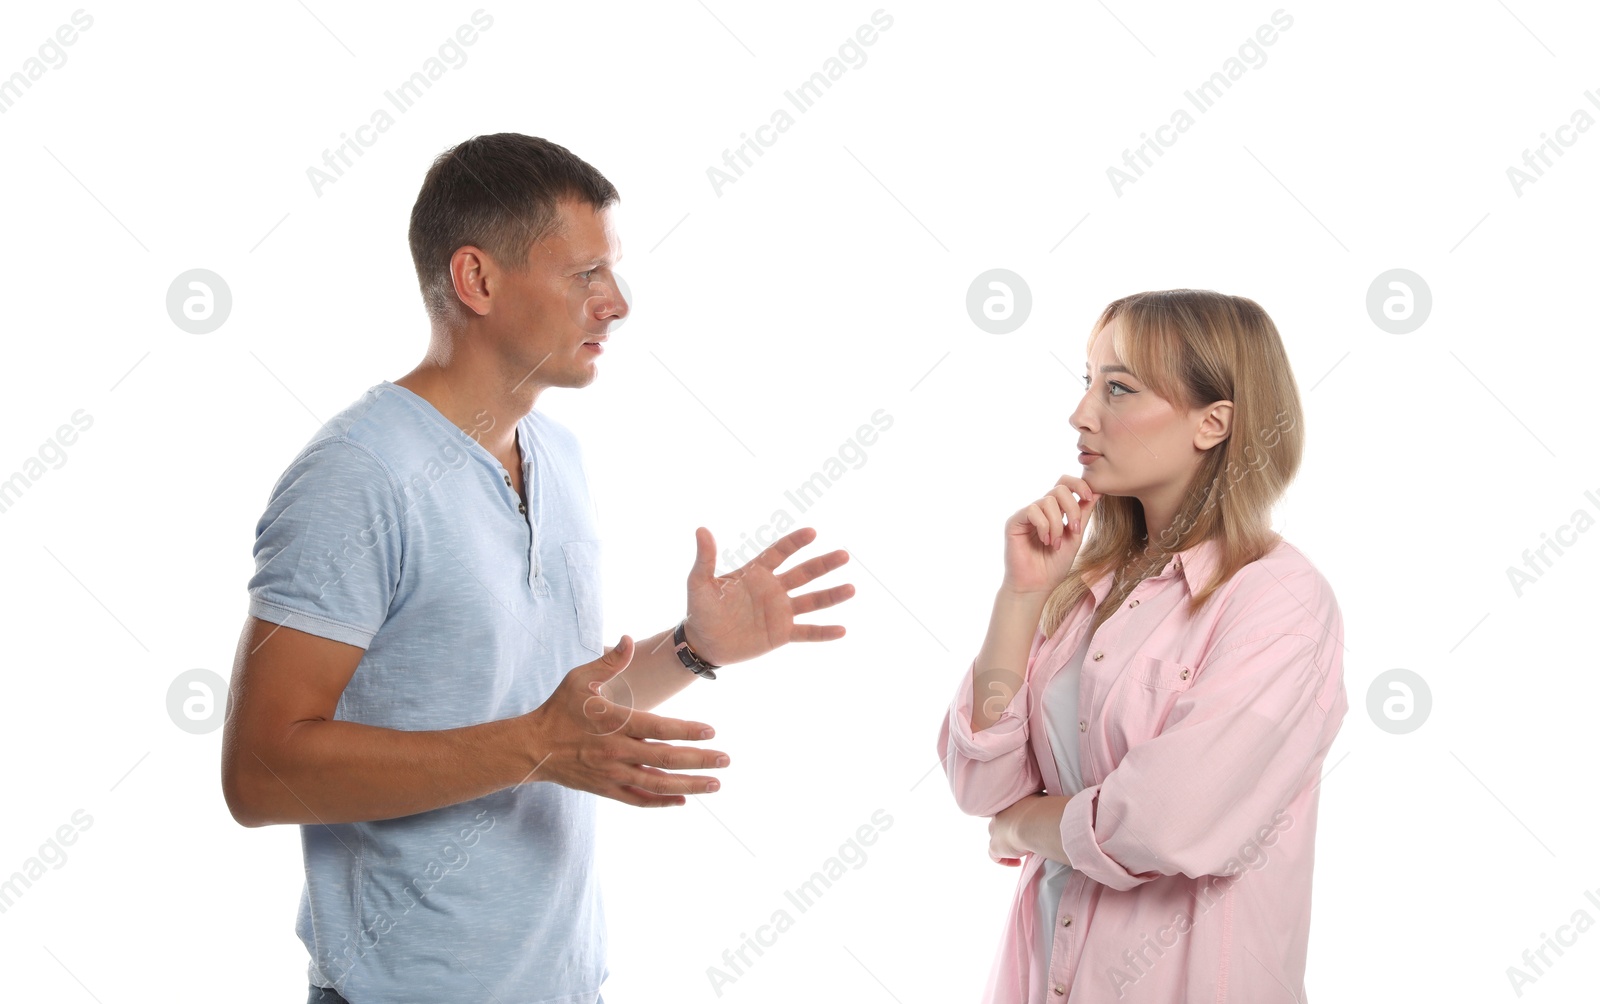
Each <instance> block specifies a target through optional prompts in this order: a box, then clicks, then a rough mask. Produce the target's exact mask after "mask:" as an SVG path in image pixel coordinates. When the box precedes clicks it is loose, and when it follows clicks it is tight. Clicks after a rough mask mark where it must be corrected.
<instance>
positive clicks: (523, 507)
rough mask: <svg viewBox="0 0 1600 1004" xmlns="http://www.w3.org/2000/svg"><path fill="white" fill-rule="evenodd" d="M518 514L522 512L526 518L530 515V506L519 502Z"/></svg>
mask: <svg viewBox="0 0 1600 1004" xmlns="http://www.w3.org/2000/svg"><path fill="white" fill-rule="evenodd" d="M517 512H520V513H522V514H523V515H524V516H526V515H527V514H528V506H527V504H526V503H523V502H518V503H517Z"/></svg>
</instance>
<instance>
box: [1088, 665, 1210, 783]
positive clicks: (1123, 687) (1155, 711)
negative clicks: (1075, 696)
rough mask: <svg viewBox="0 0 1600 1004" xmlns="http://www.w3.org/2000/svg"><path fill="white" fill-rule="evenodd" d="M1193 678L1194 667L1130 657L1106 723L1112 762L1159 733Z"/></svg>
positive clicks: (1191, 684) (1192, 683) (1192, 681)
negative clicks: (1112, 756)
mask: <svg viewBox="0 0 1600 1004" xmlns="http://www.w3.org/2000/svg"><path fill="white" fill-rule="evenodd" d="M1194 679H1195V671H1194V667H1193V666H1190V665H1187V664H1185V663H1181V662H1173V661H1171V660H1169V659H1157V658H1155V657H1154V656H1148V655H1141V656H1136V657H1135V658H1134V660H1133V662H1132V663H1131V664H1130V665H1129V666H1128V671H1127V673H1126V674H1125V675H1124V676H1123V678H1122V681H1121V683H1120V684H1119V686H1118V688H1117V693H1116V697H1115V698H1114V702H1113V704H1112V708H1111V715H1110V719H1109V721H1108V722H1107V726H1108V729H1107V731H1108V733H1109V735H1108V736H1107V739H1108V740H1109V741H1110V745H1111V749H1112V753H1113V755H1114V759H1115V760H1116V761H1121V759H1122V757H1123V756H1124V755H1125V754H1126V753H1127V752H1128V750H1129V749H1130V748H1132V747H1134V746H1137V745H1138V744H1140V743H1142V742H1145V741H1147V740H1150V739H1154V738H1155V737H1156V736H1158V735H1160V734H1161V730H1162V729H1164V728H1166V726H1167V718H1168V717H1169V716H1170V715H1171V713H1172V706H1173V705H1174V704H1177V703H1178V698H1179V697H1181V696H1182V695H1183V692H1184V691H1186V690H1188V689H1189V688H1190V687H1191V686H1193V685H1194Z"/></svg>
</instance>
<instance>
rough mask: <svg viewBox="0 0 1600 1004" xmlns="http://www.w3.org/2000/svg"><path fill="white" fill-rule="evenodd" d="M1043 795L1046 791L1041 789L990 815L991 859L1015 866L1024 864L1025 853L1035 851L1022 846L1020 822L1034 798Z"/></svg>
mask: <svg viewBox="0 0 1600 1004" xmlns="http://www.w3.org/2000/svg"><path fill="white" fill-rule="evenodd" d="M1042 795H1044V792H1042V791H1040V792H1035V793H1034V794H1032V795H1027V796H1024V797H1023V798H1020V799H1018V800H1017V801H1015V802H1013V803H1012V804H1011V805H1010V806H1008V807H1007V808H1004V809H1001V810H1000V811H999V812H998V813H996V814H995V815H994V816H992V817H990V819H989V857H990V859H991V860H994V861H998V862H999V863H1000V864H1003V865H1009V866H1010V867H1013V868H1015V867H1017V866H1018V865H1021V864H1022V856H1023V855H1024V854H1031V853H1033V852H1032V851H1030V850H1028V848H1026V847H1024V846H1022V843H1021V842H1020V840H1019V839H1018V838H1019V836H1020V829H1021V828H1020V827H1019V826H1018V823H1019V822H1020V820H1021V818H1022V817H1023V816H1024V815H1025V814H1026V813H1027V811H1028V809H1029V807H1030V806H1031V805H1032V804H1033V802H1034V800H1035V799H1038V798H1039V797H1041V796H1042Z"/></svg>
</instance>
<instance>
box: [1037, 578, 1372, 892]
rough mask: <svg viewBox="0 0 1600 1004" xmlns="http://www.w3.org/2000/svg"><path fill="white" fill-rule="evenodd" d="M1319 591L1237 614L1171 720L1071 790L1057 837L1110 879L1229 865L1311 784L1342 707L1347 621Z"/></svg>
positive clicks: (1094, 875) (1088, 872) (1076, 859)
mask: <svg viewBox="0 0 1600 1004" xmlns="http://www.w3.org/2000/svg"><path fill="white" fill-rule="evenodd" d="M1322 599H1323V600H1324V602H1323V603H1320V604H1313V605H1312V607H1311V608H1310V609H1309V610H1308V609H1306V608H1304V607H1302V608H1300V609H1298V610H1296V611H1295V612H1294V613H1291V612H1290V610H1289V609H1288V608H1287V607H1286V606H1285V605H1282V604H1279V603H1271V604H1269V606H1274V607H1276V608H1277V610H1276V614H1277V615H1278V616H1277V617H1276V618H1275V616H1274V611H1272V610H1267V611H1260V610H1253V611H1251V613H1249V614H1245V615H1242V616H1241V618H1240V620H1241V621H1246V622H1249V623H1242V624H1240V625H1238V627H1240V628H1244V629H1246V630H1243V631H1231V632H1227V633H1226V634H1225V636H1224V644H1225V646H1226V647H1224V648H1222V649H1221V650H1220V651H1218V652H1216V653H1215V654H1213V655H1210V656H1208V657H1206V658H1205V659H1204V660H1203V662H1202V663H1201V665H1200V666H1199V667H1198V672H1197V673H1196V674H1195V682H1194V684H1193V685H1192V686H1191V687H1190V688H1189V689H1188V690H1186V691H1184V692H1183V694H1182V696H1181V697H1180V698H1179V699H1178V701H1177V702H1176V704H1175V705H1174V707H1173V711H1172V715H1171V717H1170V719H1169V722H1168V725H1167V727H1166V728H1165V729H1164V730H1163V731H1162V732H1161V733H1160V734H1159V735H1157V736H1155V737H1154V738H1152V739H1149V740H1147V741H1145V742H1141V743H1138V744H1136V745H1134V746H1132V747H1131V748H1130V749H1129V750H1128V752H1127V753H1126V755H1124V756H1123V758H1122V760H1121V762H1120V763H1118V764H1117V766H1116V768H1115V769H1114V770H1112V771H1111V772H1110V773H1109V774H1107V775H1106V776H1105V778H1104V779H1103V780H1102V781H1101V782H1100V783H1099V784H1097V785H1094V786H1092V787H1087V788H1084V789H1083V790H1082V791H1081V792H1079V793H1078V794H1076V795H1075V796H1073V797H1072V799H1071V800H1070V801H1069V802H1068V803H1067V805H1066V808H1065V810H1064V811H1063V813H1062V816H1061V843H1062V847H1063V849H1064V850H1065V851H1066V854H1067V859H1068V860H1069V861H1070V862H1071V863H1072V866H1073V867H1074V868H1076V869H1078V870H1079V871H1080V872H1082V873H1083V874H1084V876H1085V877H1087V878H1090V879H1093V880H1094V881H1096V882H1099V883H1102V884H1103V885H1106V886H1109V887H1111V888H1113V889H1130V888H1133V887H1134V886H1136V885H1140V884H1142V883H1144V882H1148V881H1151V880H1153V879H1155V878H1157V877H1158V876H1161V875H1177V874H1183V875H1187V876H1189V877H1190V878H1198V877H1200V876H1202V875H1222V874H1227V873H1228V871H1227V870H1226V869H1227V866H1228V863H1229V862H1230V860H1234V859H1236V857H1237V855H1238V854H1239V852H1240V848H1241V846H1243V845H1244V844H1246V843H1247V842H1248V841H1249V840H1250V839H1251V836H1252V834H1253V833H1254V832H1255V831H1256V830H1257V829H1258V828H1259V827H1261V826H1262V825H1270V824H1271V822H1272V819H1273V816H1274V814H1275V813H1276V812H1277V811H1278V810H1279V809H1281V808H1283V807H1284V806H1286V805H1287V804H1288V803H1289V802H1290V801H1291V800H1293V799H1294V798H1295V797H1296V795H1298V794H1299V792H1300V791H1301V790H1302V789H1303V788H1304V787H1305V786H1306V784H1307V782H1308V770H1309V768H1310V767H1311V765H1312V764H1313V761H1314V760H1315V759H1316V758H1317V757H1318V756H1320V755H1325V754H1326V752H1327V746H1328V745H1329V744H1331V742H1332V740H1333V735H1334V733H1335V732H1336V731H1337V729H1338V726H1339V719H1340V718H1341V717H1342V716H1343V713H1344V705H1343V702H1342V701H1338V702H1336V701H1334V700H1333V699H1332V695H1333V693H1334V691H1335V688H1338V687H1342V686H1343V683H1342V662H1341V653H1342V650H1343V638H1342V626H1341V623H1340V620H1339V614H1338V609H1337V607H1336V606H1334V605H1333V603H1332V598H1331V593H1330V594H1326V596H1324V597H1322ZM1312 611H1315V613H1314V614H1313V612H1312ZM1283 615H1287V616H1283ZM1275 619H1276V625H1277V627H1276V630H1273V629H1272V628H1271V627H1269V626H1268V625H1270V624H1271V623H1272V622H1273V621H1274V620H1275ZM1251 624H1253V625H1254V626H1253V628H1251V626H1250V625H1251ZM1241 633H1242V634H1244V635H1246V637H1245V638H1244V640H1242V641H1236V640H1234V639H1237V638H1239V637H1240V634H1241ZM1227 635H1231V638H1229V637H1227Z"/></svg>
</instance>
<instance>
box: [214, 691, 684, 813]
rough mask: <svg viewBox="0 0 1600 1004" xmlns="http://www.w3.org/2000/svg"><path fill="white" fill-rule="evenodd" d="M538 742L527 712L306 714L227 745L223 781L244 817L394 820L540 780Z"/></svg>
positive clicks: (231, 803) (235, 810)
mask: <svg viewBox="0 0 1600 1004" xmlns="http://www.w3.org/2000/svg"><path fill="white" fill-rule="evenodd" d="M680 668H681V667H680ZM534 745H535V743H534V742H533V741H532V740H531V727H530V725H529V723H528V722H527V720H526V716H522V717H518V718H508V719H503V720H501V721H497V722H485V723H484V724H482V725H469V726H466V727H464V728H458V729H443V730H439V731H431V732H407V731H402V730H398V729H385V728H379V727H377V726H374V725H362V724H359V723H356V722H345V721H338V720H318V721H305V722H298V723H296V724H295V725H294V726H293V727H292V728H291V729H290V730H289V732H288V734H287V735H286V736H284V737H283V739H282V740H281V741H280V742H277V743H275V744H272V745H270V746H265V745H263V744H254V745H252V746H251V747H250V748H240V749H236V750H231V751H228V752H227V753H226V754H225V762H227V758H228V756H230V755H231V758H232V760H233V762H235V763H236V764H237V765H238V767H237V769H236V770H235V771H233V772H232V774H233V776H231V777H230V776H225V777H224V790H225V794H226V795H227V801H228V806H229V808H230V809H231V810H232V811H233V813H234V816H235V818H236V819H238V820H239V822H241V823H243V824H244V825H246V826H266V825H268V824H272V823H305V824H314V823H353V822H363V821H366V820H373V819H394V818H396V817H399V816H409V815H411V814H413V813H417V812H426V811H428V810H429V809H437V808H440V807H441V806H445V805H454V804H456V803H457V802H465V801H469V800H471V799H474V798H479V797H481V796H483V795H487V794H490V793H492V792H496V791H499V790H501V789H502V788H509V787H511V786H512V785H515V784H518V783H520V782H522V781H525V780H538V779H539V777H538V772H537V769H536V768H537V757H535V756H534V753H535V752H536V751H535V749H534V748H533V747H534Z"/></svg>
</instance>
